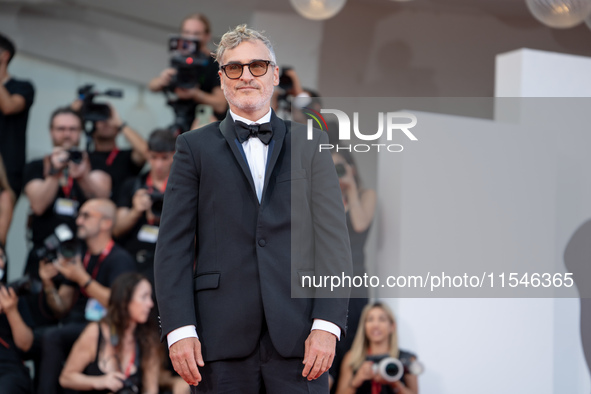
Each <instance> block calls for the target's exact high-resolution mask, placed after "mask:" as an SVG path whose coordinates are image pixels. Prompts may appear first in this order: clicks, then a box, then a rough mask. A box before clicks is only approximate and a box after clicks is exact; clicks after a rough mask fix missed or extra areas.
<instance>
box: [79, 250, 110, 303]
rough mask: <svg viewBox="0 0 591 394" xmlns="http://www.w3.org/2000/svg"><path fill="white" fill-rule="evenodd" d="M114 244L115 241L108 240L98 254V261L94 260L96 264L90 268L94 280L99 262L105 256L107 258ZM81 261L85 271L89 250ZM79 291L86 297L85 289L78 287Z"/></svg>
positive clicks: (99, 265) (88, 260) (88, 261)
mask: <svg viewBox="0 0 591 394" xmlns="http://www.w3.org/2000/svg"><path fill="white" fill-rule="evenodd" d="M114 245H115V241H113V240H110V241H109V243H108V244H107V246H105V248H104V249H103V251H102V252H101V254H100V255H99V257H98V261H97V262H96V265H95V266H94V269H93V270H92V274H90V275H91V276H92V279H94V280H96V277H97V276H98V272H99V269H100V268H101V264H102V263H103V261H104V260H105V258H107V256H108V255H109V254H110V253H111V250H112V249H113V246H114ZM83 263H84V268H85V269H86V271H88V264H90V250H87V251H86V254H85V255H84V261H83ZM80 291H81V292H82V294H84V295H85V296H86V297H88V293H86V289H83V288H80Z"/></svg>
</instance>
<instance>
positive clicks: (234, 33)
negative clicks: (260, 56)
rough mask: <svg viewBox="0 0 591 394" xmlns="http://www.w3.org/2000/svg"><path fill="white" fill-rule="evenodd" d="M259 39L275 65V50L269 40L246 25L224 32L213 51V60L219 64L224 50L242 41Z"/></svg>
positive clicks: (234, 46)
mask: <svg viewBox="0 0 591 394" xmlns="http://www.w3.org/2000/svg"><path fill="white" fill-rule="evenodd" d="M255 40H259V41H261V42H262V43H263V44H265V46H266V47H267V49H268V50H269V56H270V57H271V59H270V60H271V61H272V62H273V64H274V65H277V60H276V58H275V51H274V50H273V45H272V44H271V41H269V39H268V38H267V37H265V36H264V35H263V34H262V32H259V31H256V30H253V29H249V28H248V27H247V26H246V25H238V26H236V27H235V28H234V30H230V31H228V32H226V33H225V34H224V35H223V36H222V39H221V41H220V43H219V44H218V49H217V50H216V52H215V60H217V62H218V64H219V65H220V66H223V64H222V57H223V56H224V52H225V51H226V50H227V49H234V48H236V47H237V46H238V45H240V44H241V43H242V42H244V41H255Z"/></svg>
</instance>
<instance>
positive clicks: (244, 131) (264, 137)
mask: <svg viewBox="0 0 591 394" xmlns="http://www.w3.org/2000/svg"><path fill="white" fill-rule="evenodd" d="M234 125H235V128H236V135H237V136H238V141H240V143H243V142H244V141H246V140H248V139H249V138H250V137H256V138H258V139H259V140H261V142H262V143H263V144H265V145H269V142H271V138H273V128H272V127H271V123H270V122H268V123H263V124H252V125H249V124H246V123H244V122H241V121H239V120H237V121H235V122H234Z"/></svg>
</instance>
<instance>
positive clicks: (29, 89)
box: [0, 34, 35, 197]
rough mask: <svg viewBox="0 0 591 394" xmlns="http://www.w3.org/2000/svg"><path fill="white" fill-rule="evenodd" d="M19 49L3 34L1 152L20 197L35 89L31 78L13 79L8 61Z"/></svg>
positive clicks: (0, 39)
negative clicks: (30, 80) (28, 122)
mask: <svg viewBox="0 0 591 394" xmlns="http://www.w3.org/2000/svg"><path fill="white" fill-rule="evenodd" d="M15 52H16V49H15V47H14V44H13V43H12V41H10V40H9V39H8V37H5V36H3V35H1V34H0V155H2V157H4V164H5V165H6V170H7V173H8V180H9V182H10V186H11V188H12V190H13V191H14V193H15V195H16V197H18V196H19V195H20V193H21V189H22V187H23V168H24V166H25V155H26V145H27V143H26V141H27V136H26V132H27V121H28V119H29V110H30V108H31V105H33V99H34V97H35V89H34V88H33V85H32V84H31V83H30V82H29V81H21V80H18V79H15V78H13V77H12V76H11V75H10V74H9V73H8V64H9V63H10V61H11V60H12V58H13V57H14V54H15Z"/></svg>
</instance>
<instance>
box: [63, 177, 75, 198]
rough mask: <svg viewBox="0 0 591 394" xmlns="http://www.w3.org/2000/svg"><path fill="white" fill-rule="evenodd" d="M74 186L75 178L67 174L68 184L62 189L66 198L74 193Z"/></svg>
mask: <svg viewBox="0 0 591 394" xmlns="http://www.w3.org/2000/svg"><path fill="white" fill-rule="evenodd" d="M73 186H74V179H73V178H72V177H71V176H69V175H67V176H66V184H65V185H63V186H62V191H63V192H64V196H66V198H70V194H71V193H72V187H73Z"/></svg>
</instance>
